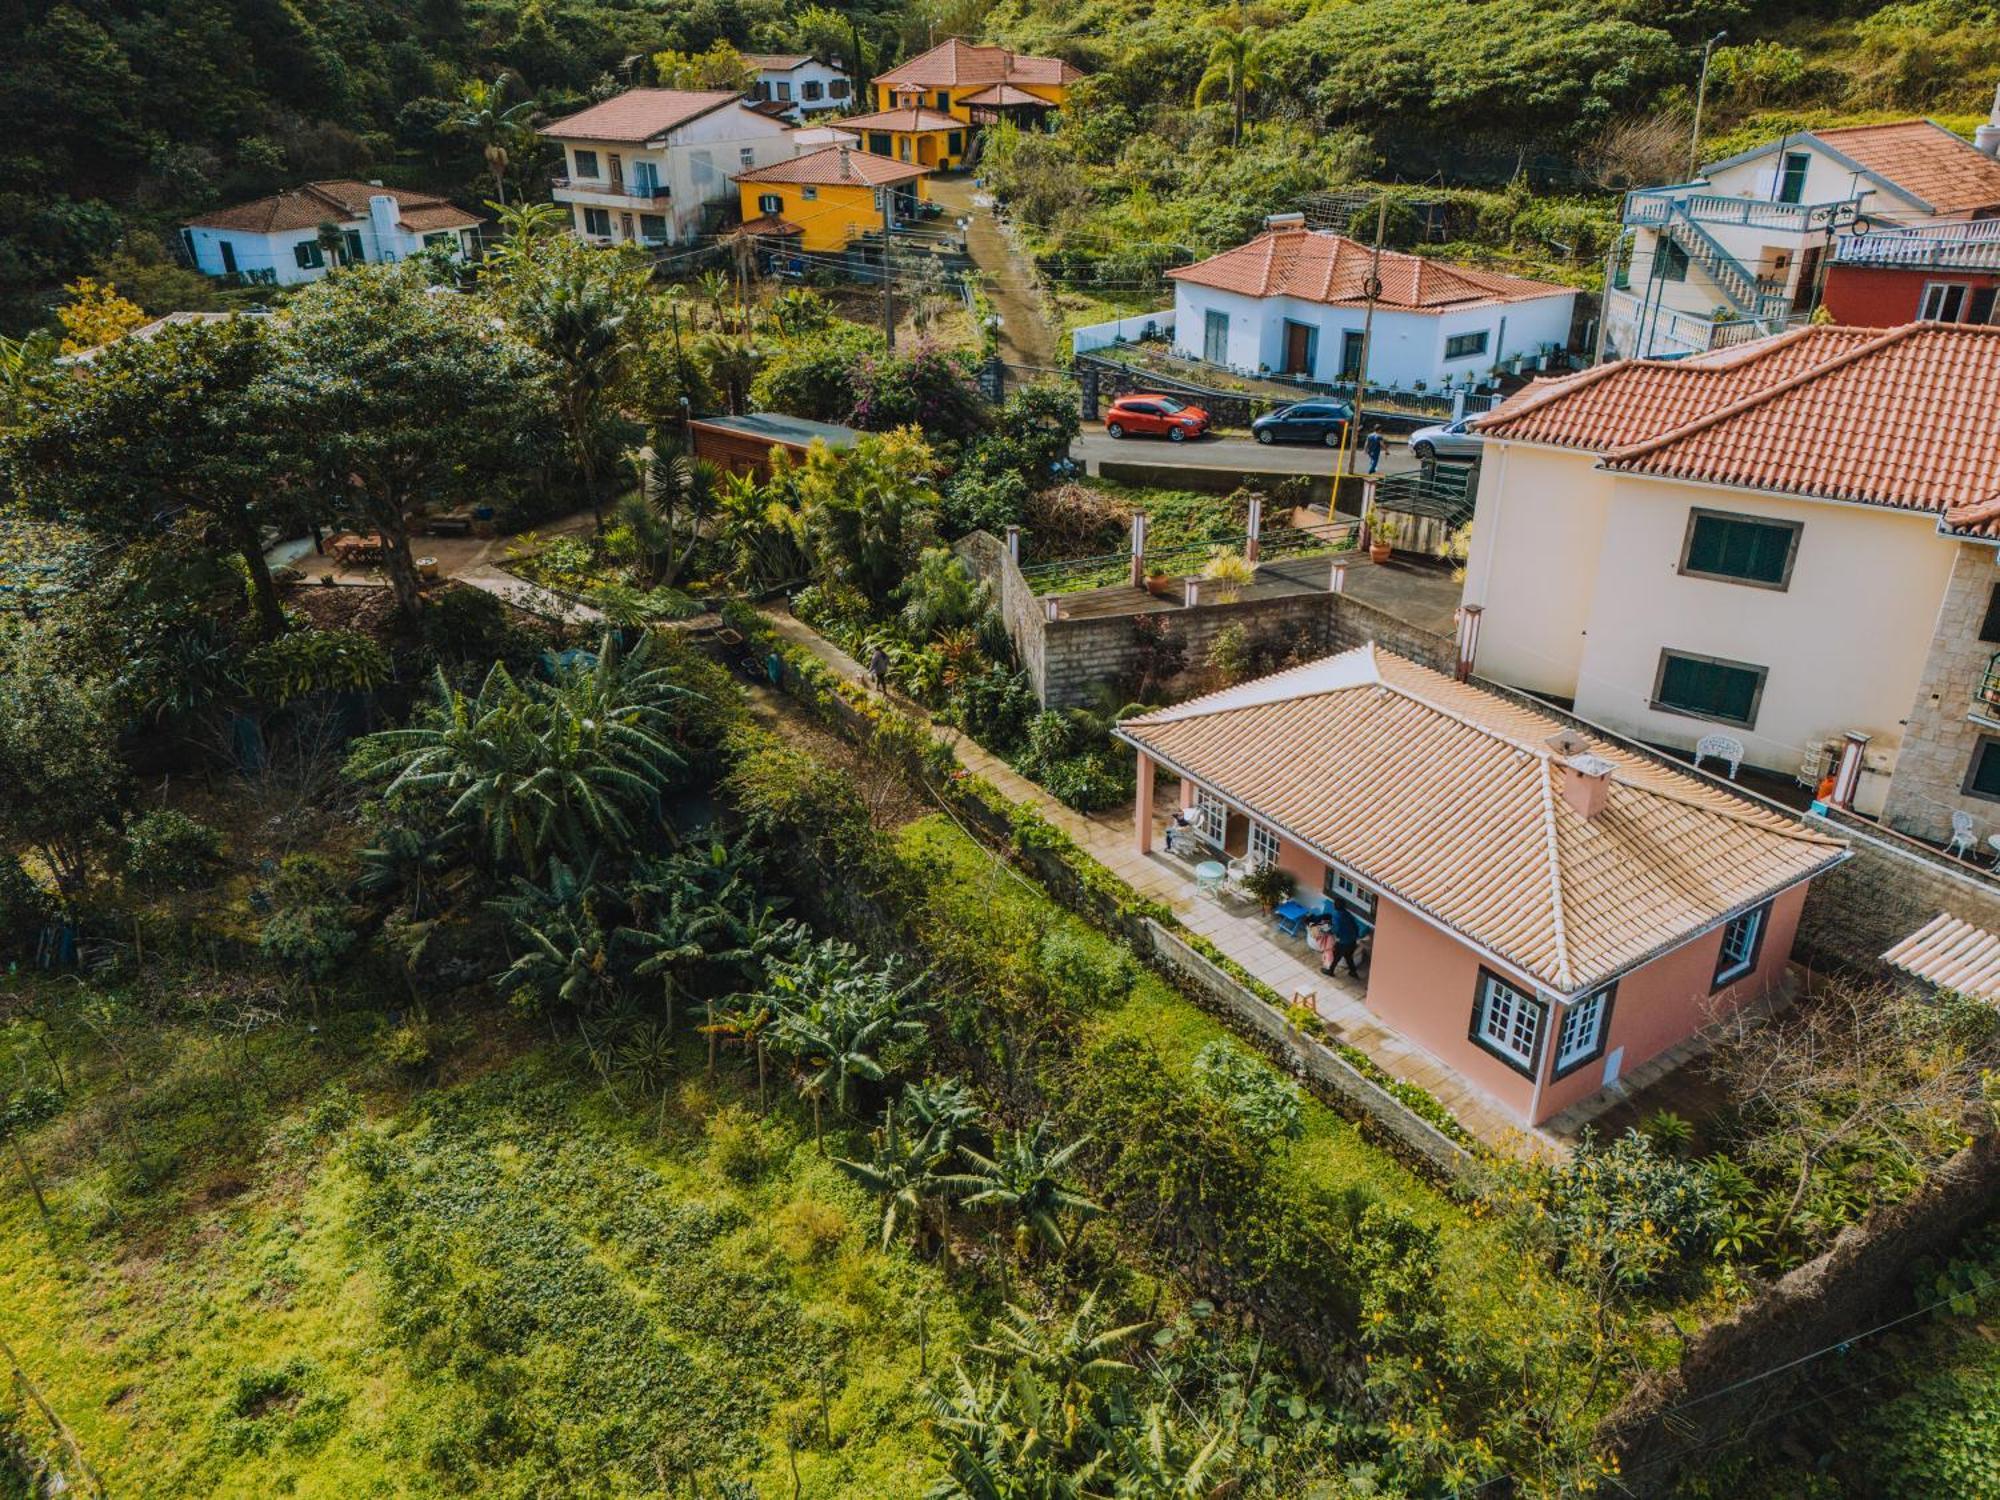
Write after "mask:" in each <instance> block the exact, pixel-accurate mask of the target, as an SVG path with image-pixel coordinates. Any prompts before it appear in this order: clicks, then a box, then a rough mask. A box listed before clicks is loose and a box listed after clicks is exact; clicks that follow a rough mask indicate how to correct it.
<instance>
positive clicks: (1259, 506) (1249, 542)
mask: <svg viewBox="0 0 2000 1500" xmlns="http://www.w3.org/2000/svg"><path fill="white" fill-rule="evenodd" d="M1263 529H1264V497H1263V496H1262V495H1252V496H1251V497H1250V525H1249V529H1248V534H1247V535H1245V537H1244V538H1243V560H1244V561H1245V562H1247V563H1249V564H1251V566H1253V567H1254V566H1255V565H1256V562H1257V533H1258V532H1260V531H1262V530H1263Z"/></svg>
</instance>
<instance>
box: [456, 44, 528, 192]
mask: <svg viewBox="0 0 2000 1500" xmlns="http://www.w3.org/2000/svg"><path fill="white" fill-rule="evenodd" d="M512 76H513V75H511V74H508V73H502V74H501V75H500V76H499V77H498V78H496V79H494V80H493V81H492V82H491V83H487V82H486V81H485V80H484V79H480V78H474V79H472V80H470V81H469V82H468V83H467V84H466V85H465V88H464V90H463V91H462V92H461V94H460V95H459V103H458V111H457V113H456V114H454V115H453V116H452V117H451V119H450V120H449V121H448V122H447V125H446V128H447V129H449V130H454V131H457V132H458V133H460V134H462V135H469V136H471V137H472V138H473V139H474V140H476V141H478V142H479V149H480V154H481V155H482V156H484V157H485V158H486V170H487V171H489V172H491V173H492V174H493V201H494V202H495V203H496V204H504V203H506V201H507V171H508V168H509V167H511V166H512V165H513V155H512V153H513V152H515V151H518V150H519V149H520V148H521V146H522V144H523V142H529V141H532V140H533V139H534V138H533V136H532V135H530V134H529V122H530V121H531V120H532V119H533V118H534V113H535V101H534V100H532V99H522V100H519V101H517V102H515V103H512V104H510V103H508V102H507V99H508V95H509V94H510V93H511V92H512V88H511V79H512Z"/></svg>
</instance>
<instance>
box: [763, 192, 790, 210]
mask: <svg viewBox="0 0 2000 1500" xmlns="http://www.w3.org/2000/svg"><path fill="white" fill-rule="evenodd" d="M784 211H785V199H784V195H783V194H782V193H759V194H758V195H757V212H758V213H760V214H781V213H783V212H784Z"/></svg>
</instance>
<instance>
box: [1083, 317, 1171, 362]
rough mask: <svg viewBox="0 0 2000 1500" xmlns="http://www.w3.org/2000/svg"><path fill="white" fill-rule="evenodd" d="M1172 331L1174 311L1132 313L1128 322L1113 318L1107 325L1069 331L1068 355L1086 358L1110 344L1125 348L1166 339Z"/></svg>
mask: <svg viewBox="0 0 2000 1500" xmlns="http://www.w3.org/2000/svg"><path fill="white" fill-rule="evenodd" d="M1173 331H1174V310H1173V309H1172V308H1171V307H1166V308H1161V309H1160V310H1159V311H1158V312H1144V313H1134V314H1133V315H1132V316H1131V317H1129V318H1113V319H1112V320H1111V321H1110V322H1109V323H1091V324H1087V325H1086V326H1084V327H1082V328H1072V329H1071V330H1070V335H1069V347H1070V352H1071V353H1073V354H1088V353H1089V352H1090V351H1091V350H1093V349H1108V348H1109V347H1111V346H1112V345H1113V344H1129V343H1132V342H1134V341H1136V340H1140V339H1150V338H1157V337H1163V336H1169V335H1171V334H1172V333H1173Z"/></svg>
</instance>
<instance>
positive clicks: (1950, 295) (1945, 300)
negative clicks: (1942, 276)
mask: <svg viewBox="0 0 2000 1500" xmlns="http://www.w3.org/2000/svg"><path fill="white" fill-rule="evenodd" d="M1971 290H1972V288H1970V287H1969V286H1967V285H1966V284H1965V283H1964V282H1962V281H1927V282H1925V283H1924V300H1923V303H1922V305H1921V306H1920V307H1919V308H1918V311H1917V317H1918V318H1919V319H1920V320H1921V321H1923V322H1926V323H1930V322H1938V323H1956V322H1957V321H1958V315H1959V312H1960V310H1961V309H1963V308H1964V306H1965V294H1966V293H1967V292H1969V291H1971Z"/></svg>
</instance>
